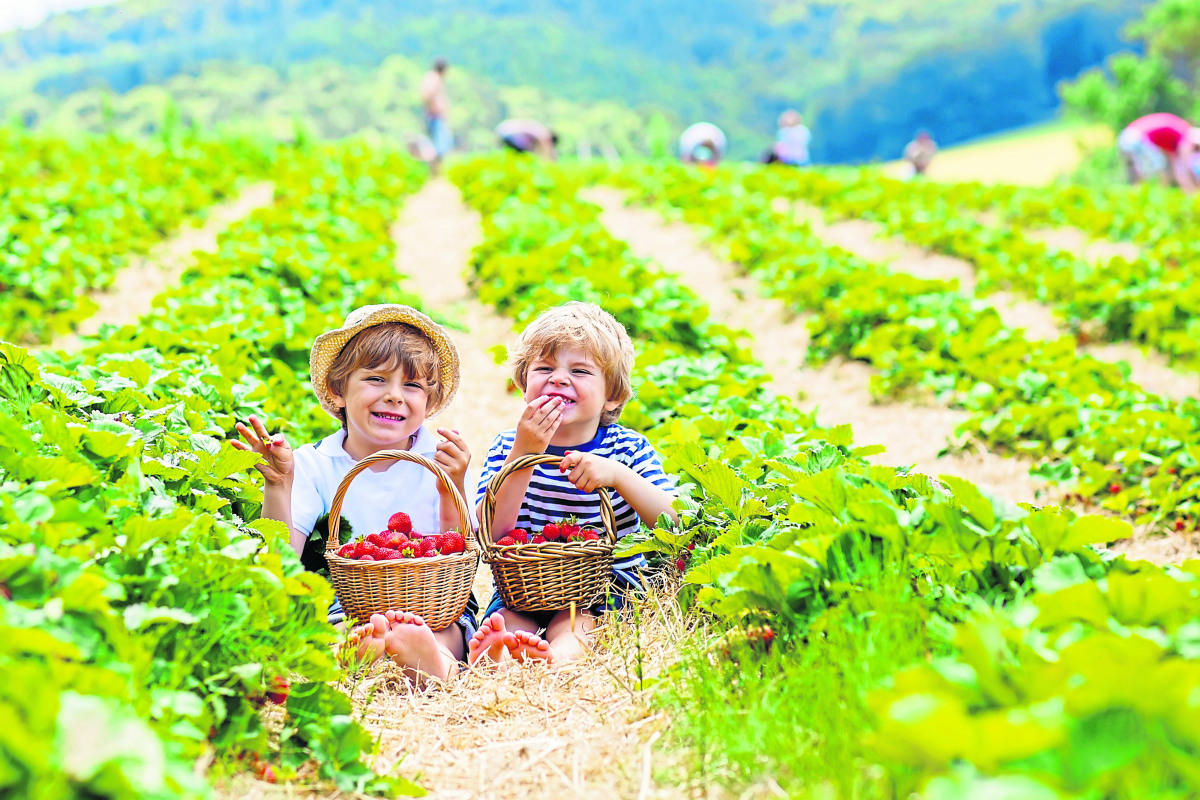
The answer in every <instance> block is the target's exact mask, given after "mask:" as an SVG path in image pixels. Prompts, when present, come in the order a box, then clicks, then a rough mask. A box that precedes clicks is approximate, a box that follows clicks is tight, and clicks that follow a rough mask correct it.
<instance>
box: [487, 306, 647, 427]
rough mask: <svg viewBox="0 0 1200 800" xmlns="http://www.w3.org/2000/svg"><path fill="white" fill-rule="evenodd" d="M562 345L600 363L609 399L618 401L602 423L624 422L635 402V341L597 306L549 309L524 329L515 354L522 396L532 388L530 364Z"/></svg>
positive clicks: (512, 359)
mask: <svg viewBox="0 0 1200 800" xmlns="http://www.w3.org/2000/svg"><path fill="white" fill-rule="evenodd" d="M561 347H578V348H579V349H581V350H583V351H584V352H585V353H587V354H588V355H589V356H590V357H591V358H593V359H595V361H596V366H598V367H600V370H601V372H603V373H604V388H605V389H606V390H607V393H608V397H607V398H606V399H607V400H616V401H618V404H617V407H616V408H614V409H613V410H612V411H605V412H604V413H603V414H601V415H600V424H601V425H611V424H613V423H614V422H616V421H617V420H618V419H620V418H621V411H623V410H624V408H625V404H626V403H628V402H629V401H630V400H631V399H632V398H633V342H632V341H630V339H629V334H628V333H626V332H625V327H624V326H623V325H622V324H621V323H619V322H617V321H616V319H614V318H613V315H612V314H609V313H608V312H607V311H605V310H604V309H602V308H600V306H598V305H596V304H594V303H579V302H570V303H564V304H563V305H561V306H555V307H553V308H548V309H546V310H545V311H543V312H542V313H541V314H539V315H538V318H537V319H535V320H534V321H533V322H531V323H530V324H529V327H527V328H525V330H523V331H521V335H520V336H519V337H517V343H516V346H515V347H513V349H512V351H511V352H510V353H509V362H510V363H511V364H512V368H513V382H514V383H516V384H517V386H518V387H520V389H521V391H522V392H523V391H525V389H526V387H527V386H528V385H529V380H528V377H529V365H530V364H532V363H533V362H534V361H537V360H538V359H541V358H545V357H546V356H550V355H553V354H554V353H556V352H558V350H559V348H561Z"/></svg>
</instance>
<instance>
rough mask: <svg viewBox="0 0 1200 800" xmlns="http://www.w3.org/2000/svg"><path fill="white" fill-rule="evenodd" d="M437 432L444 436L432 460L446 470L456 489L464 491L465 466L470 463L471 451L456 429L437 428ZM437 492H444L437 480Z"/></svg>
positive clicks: (465, 479)
mask: <svg viewBox="0 0 1200 800" xmlns="http://www.w3.org/2000/svg"><path fill="white" fill-rule="evenodd" d="M437 432H438V434H439V435H440V436H443V437H445V441H443V442H441V443H439V444H438V446H437V454H436V455H435V456H434V457H433V460H434V461H435V462H437V464H438V466H440V467H441V468H442V469H444V470H445V471H446V474H447V475H449V476H450V480H452V481H454V485H455V486H457V487H458V490H459V491H460V492H465V491H466V490H465V488H464V487H465V485H466V481H467V466H468V465H469V464H470V463H471V451H470V449H469V448H468V447H467V440H466V439H464V438H463V437H462V435H461V434H459V432H458V431H452V430H450V429H449V428H438V429H437ZM438 492H440V493H442V494H445V493H446V489H445V487H443V486H442V483H441V481H438Z"/></svg>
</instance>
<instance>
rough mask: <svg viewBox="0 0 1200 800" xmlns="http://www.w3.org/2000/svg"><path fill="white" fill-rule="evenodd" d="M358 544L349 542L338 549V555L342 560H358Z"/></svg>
mask: <svg viewBox="0 0 1200 800" xmlns="http://www.w3.org/2000/svg"><path fill="white" fill-rule="evenodd" d="M358 547H359V544H358V542H349V543H347V544H344V545H342V546H341V547H339V548H338V551H337V554H338V555H339V556H341V557H342V558H358Z"/></svg>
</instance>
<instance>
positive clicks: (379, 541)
mask: <svg viewBox="0 0 1200 800" xmlns="http://www.w3.org/2000/svg"><path fill="white" fill-rule="evenodd" d="M389 536H391V533H389V532H388V531H380V532H379V533H372V534H370V535H369V536H367V541H368V542H369V543H371V544H373V545H375V546H376V547H387V546H388V537H389Z"/></svg>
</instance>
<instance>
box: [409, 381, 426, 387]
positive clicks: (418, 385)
mask: <svg viewBox="0 0 1200 800" xmlns="http://www.w3.org/2000/svg"><path fill="white" fill-rule="evenodd" d="M404 386H405V388H407V389H424V388H425V387H424V386H422V385H421V384H419V383H417V382H416V381H409V382H408V383H406V384H404Z"/></svg>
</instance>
